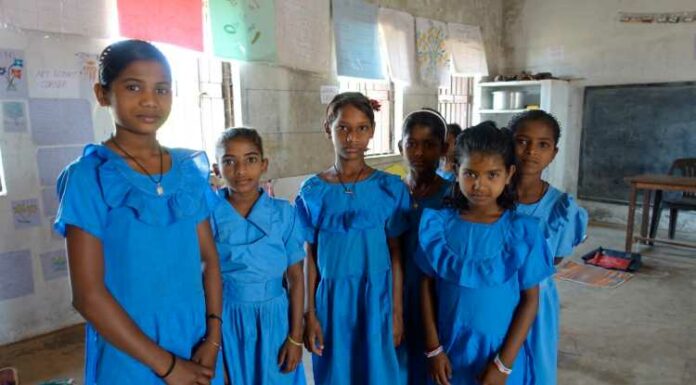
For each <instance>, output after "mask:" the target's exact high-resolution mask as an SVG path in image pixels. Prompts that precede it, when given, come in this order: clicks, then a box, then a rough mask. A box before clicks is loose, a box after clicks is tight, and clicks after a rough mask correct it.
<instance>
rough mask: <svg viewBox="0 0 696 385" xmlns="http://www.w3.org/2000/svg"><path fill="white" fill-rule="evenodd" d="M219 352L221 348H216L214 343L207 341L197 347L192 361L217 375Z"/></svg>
mask: <svg viewBox="0 0 696 385" xmlns="http://www.w3.org/2000/svg"><path fill="white" fill-rule="evenodd" d="M219 352H220V348H219V347H218V346H215V345H214V344H213V342H212V341H209V340H205V341H203V342H201V343H200V344H199V345H198V347H196V350H195V351H194V353H193V357H192V358H191V361H193V362H195V363H197V364H199V365H203V366H205V367H206V368H208V369H210V370H212V371H213V373H215V365H216V364H217V358H218V354H219Z"/></svg>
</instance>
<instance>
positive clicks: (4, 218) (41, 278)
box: [0, 0, 503, 345]
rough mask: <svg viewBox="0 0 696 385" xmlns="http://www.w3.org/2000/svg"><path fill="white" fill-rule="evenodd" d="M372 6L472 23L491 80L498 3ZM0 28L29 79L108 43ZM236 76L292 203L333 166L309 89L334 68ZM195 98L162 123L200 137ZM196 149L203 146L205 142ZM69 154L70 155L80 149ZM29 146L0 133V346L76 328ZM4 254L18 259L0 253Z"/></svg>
mask: <svg viewBox="0 0 696 385" xmlns="http://www.w3.org/2000/svg"><path fill="white" fill-rule="evenodd" d="M377 3H378V4H379V5H382V6H385V7H391V8H397V9H402V10H406V11H408V12H411V13H412V14H414V15H415V16H422V17H429V18H433V19H438V20H442V21H449V22H459V23H468V24H478V25H481V28H482V31H483V37H484V42H485V44H486V52H487V54H488V63H489V65H490V66H491V71H492V72H495V71H496V70H497V68H498V67H499V66H500V65H502V52H503V51H502V0H491V1H484V0H465V1H462V0H428V1H419V0H402V1H379V2H377ZM0 27H2V28H0V48H4V49H22V50H25V53H26V62H27V70H28V71H29V72H31V71H32V70H33V69H35V68H38V67H40V68H66V69H68V68H70V69H74V68H75V65H76V61H75V60H76V58H75V53H77V52H89V53H93V54H97V53H99V52H100V51H101V49H102V48H103V47H104V46H105V45H106V44H108V42H107V41H104V40H95V39H88V38H83V37H77V36H67V35H60V34H44V33H41V32H30V31H23V30H17V29H13V28H11V27H8V26H4V25H3V26H0ZM172 65H173V67H174V68H173V69H174V76H175V80H176V77H177V68H176V67H178V66H180V67H182V68H183V74H184V76H185V78H184V79H183V80H181V81H184V82H186V83H190V82H191V81H194V80H193V76H194V75H193V74H191V77H190V78H189V77H187V76H188V75H186V74H187V73H190V72H186V71H189V70H190V68H195V66H196V55H195V54H184V56H181V57H177V59H176V60H175V62H174V63H172ZM332 68H335V65H334V66H333V67H332ZM240 78H241V80H240V86H241V99H242V116H243V123H244V124H245V125H248V126H252V127H256V128H258V129H259V130H261V131H262V133H263V136H264V139H265V144H266V151H267V153H268V154H269V155H270V157H271V167H270V170H269V174H268V177H269V178H273V179H274V180H275V183H274V185H275V186H276V187H277V192H278V194H279V195H281V196H286V197H292V196H293V195H294V194H293V192H294V191H296V189H297V186H299V183H300V181H301V180H302V179H303V178H302V176H305V175H307V174H310V173H313V172H316V171H318V170H321V169H323V168H325V167H326V166H328V165H329V164H331V162H332V160H333V152H332V148H331V145H330V142H329V141H328V140H327V139H326V137H325V135H324V134H323V132H322V129H321V122H322V119H323V115H324V110H325V107H326V106H325V105H322V104H321V101H320V94H319V90H320V86H321V85H337V84H338V82H337V78H336V74H335V69H332V70H330V71H329V73H327V74H323V75H318V74H314V73H309V72H302V71H295V70H290V69H286V68H282V67H278V66H273V65H267V64H248V63H247V64H245V63H241V64H240ZM195 81H197V80H195ZM189 86H191V84H189ZM83 88H85V87H83ZM80 92H81V95H80V96H81V97H83V98H86V99H88V100H90V103H92V104H91V113H92V118H93V125H94V140H95V141H102V140H105V139H106V138H108V135H109V132H110V131H111V128H112V124H111V119H110V116H109V114H108V112H107V111H106V110H105V109H103V108H97V107H96V106H95V105H94V101H93V99H92V96H91V93H90V90H89V87H86V88H85V89H82V90H80ZM197 95H198V93H197V92H193V93H191V94H190V95H179V96H180V98H179V99H178V100H179V101H175V104H174V107H173V113H172V115H171V116H170V122H174V123H177V124H183V125H185V126H186V127H187V129H190V130H191V132H200V131H201V129H202V128H201V126H200V116H199V114H198V112H197V111H195V109H194V110H192V109H190V108H189V107H190V106H189V105H194V106H197ZM178 103H180V104H178ZM184 104H185V105H184ZM423 106H429V107H437V89H436V88H428V87H422V86H420V85H412V86H409V87H407V88H406V89H405V90H404V107H403V110H404V112H405V113H407V112H408V111H410V110H413V109H417V108H420V107H423ZM169 125H170V123H169V122H168V123H167V126H165V127H163V129H162V131H163V132H162V134H163V137H170V136H171V135H170V134H169V133H168V132H169V130H171V128H170V127H169ZM171 141H173V142H171ZM170 143H172V144H171V145H181V144H182V143H185V144H188V145H189V146H194V147H202V146H203V144H204V143H202V142H201V138H200V137H198V136H197V137H196V138H191V140H187V139H186V138H182V137H180V136H179V137H176V138H175V137H171V138H170ZM206 146H207V147H209V143H206ZM43 147H55V146H42V148H43ZM75 147H76V151H77V152H78V153H79V147H80V146H75ZM38 148H39V146H37V145H36V144H35V143H34V141H33V139H32V135H31V130H27V132H21V133H9V132H5V131H3V130H0V149H1V150H2V159H3V162H4V168H5V172H6V175H5V177H6V182H7V185H8V186H9V193H8V195H7V196H0V269H9V270H8V271H10V272H12V273H14V272H15V270H17V269H20V268H19V267H17V266H20V265H21V266H23V267H21V269H23V270H21V271H19V270H17V272H18V274H14V278H13V279H12V280H10V281H9V282H8V281H6V282H0V289H5V288H6V286H5V287H3V285H19V286H21V288H22V291H23V294H21V295H20V296H18V297H17V298H12V299H2V298H0V345H3V344H7V343H11V342H14V341H17V340H20V339H24V338H28V337H31V336H35V335H38V334H42V333H46V332H50V331H53V330H56V329H59V328H62V327H65V326H69V325H73V324H76V323H78V322H81V321H82V319H81V317H80V316H79V315H78V314H77V313H76V312H75V311H74V310H73V309H72V306H71V304H70V299H71V296H70V285H69V281H68V279H67V269H66V264H65V251H64V242H63V240H62V239H60V238H59V237H56V236H55V235H54V234H52V232H51V223H52V220H53V218H52V215H51V214H50V213H51V211H52V210H54V209H55V207H51V205H53V204H55V202H53V203H51V202H50V201H48V202H44V200H43V199H42V195H46V196H53V194H54V189H55V188H54V186H52V185H46V184H45V183H42V182H41V180H40V176H39V167H38V165H37V162H36V157H37V150H38ZM399 159H400V157H399V156H391V157H382V158H380V159H374V160H372V161H371V164H372V165H374V166H376V167H386V166H388V165H389V164H391V163H393V162H396V161H399ZM25 199H36V203H37V204H38V206H36V209H38V210H39V212H40V213H39V224H38V226H36V227H26V228H16V226H15V224H14V222H13V214H12V202H15V201H18V200H25ZM44 211H46V213H44ZM8 251H13V252H14V251H19V252H20V253H19V254H12V255H6V254H4V253H5V252H8ZM48 253H54V254H48ZM42 256H43V258H42ZM42 261H43V264H42ZM27 270H28V271H29V272H28V273H27ZM27 274H28V275H27ZM0 276H2V274H0ZM5 276H7V274H5ZM24 277H26V279H25V278H24ZM3 291H4V290H0V292H3Z"/></svg>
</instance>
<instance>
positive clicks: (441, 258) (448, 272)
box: [416, 209, 553, 385]
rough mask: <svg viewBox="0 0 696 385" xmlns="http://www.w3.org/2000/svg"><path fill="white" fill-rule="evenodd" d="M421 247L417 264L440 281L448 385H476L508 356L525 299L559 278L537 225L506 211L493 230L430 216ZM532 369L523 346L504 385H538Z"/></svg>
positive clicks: (447, 214) (449, 215)
mask: <svg viewBox="0 0 696 385" xmlns="http://www.w3.org/2000/svg"><path fill="white" fill-rule="evenodd" d="M419 241H420V245H421V250H420V252H419V253H418V254H417V256H416V262H417V263H418V266H419V267H420V268H421V270H422V271H423V272H424V273H425V274H426V275H428V276H431V277H434V278H435V281H436V285H435V290H436V293H437V327H438V334H439V337H440V343H441V344H442V346H443V348H444V350H445V352H446V353H447V356H448V357H449V359H450V362H451V363H452V369H453V370H452V380H451V381H450V382H451V383H452V384H457V385H475V384H477V383H478V382H477V381H476V378H477V376H478V375H479V374H481V373H482V372H483V370H484V369H485V368H486V366H487V365H488V363H490V362H492V360H493V358H494V357H495V355H496V354H497V353H498V352H499V351H500V349H501V348H502V345H503V341H504V339H505V336H506V335H507V332H508V329H509V327H510V323H511V322H512V318H513V315H514V312H515V310H516V308H517V305H518V304H519V301H520V291H521V290H525V289H529V288H532V287H533V286H536V285H538V284H539V282H541V281H542V280H543V279H544V278H546V277H548V276H550V275H551V274H552V273H553V266H552V265H551V262H550V260H551V259H550V257H549V255H550V254H549V251H548V248H547V246H546V243H545V241H544V237H543V235H542V233H541V231H540V230H539V224H538V221H537V220H536V219H534V218H531V217H528V216H524V215H520V214H517V213H516V212H514V211H511V210H506V211H505V212H504V213H503V214H502V215H501V216H500V218H499V219H498V220H497V221H495V222H493V223H490V224H484V223H473V222H469V221H464V220H462V219H461V217H460V216H459V214H458V212H457V211H456V210H453V209H442V210H429V209H426V210H425V211H424V212H423V216H422V218H421V223H420V232H419ZM529 362H530V357H529V347H528V346H527V345H526V343H525V346H523V347H522V348H521V349H520V351H519V353H518V355H517V358H516V360H515V362H514V364H513V365H512V368H513V372H512V374H511V375H510V376H509V377H508V379H507V382H506V384H507V385H521V384H525V385H531V384H535V382H534V373H533V372H532V371H531V370H530V369H529V368H528V363H529ZM428 381H429V383H431V384H432V383H433V382H432V380H430V379H429V380H428Z"/></svg>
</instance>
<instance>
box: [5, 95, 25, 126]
mask: <svg viewBox="0 0 696 385" xmlns="http://www.w3.org/2000/svg"><path fill="white" fill-rule="evenodd" d="M2 127H3V130H5V132H26V131H27V105H26V103H25V102H24V101H18V100H13V101H7V102H2Z"/></svg>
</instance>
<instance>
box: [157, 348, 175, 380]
mask: <svg viewBox="0 0 696 385" xmlns="http://www.w3.org/2000/svg"><path fill="white" fill-rule="evenodd" d="M168 353H169V354H171V356H172V363H171V364H169V369H167V371H166V372H164V374H163V375H161V376H160V375H159V374H157V373H155V374H157V377H159V378H161V379H165V378H167V377H168V376H169V375H170V374H172V372H173V371H174V367H175V366H176V355H174V353H172V352H168Z"/></svg>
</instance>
